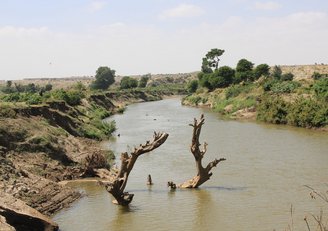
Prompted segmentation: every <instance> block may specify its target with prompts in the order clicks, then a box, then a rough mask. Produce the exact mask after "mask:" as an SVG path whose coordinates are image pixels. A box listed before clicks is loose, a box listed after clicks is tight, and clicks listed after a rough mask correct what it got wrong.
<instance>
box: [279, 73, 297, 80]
mask: <svg viewBox="0 0 328 231" xmlns="http://www.w3.org/2000/svg"><path fill="white" fill-rule="evenodd" d="M293 78H294V75H293V74H292V73H290V72H288V73H285V74H282V75H281V80H282V81H292V80H293Z"/></svg>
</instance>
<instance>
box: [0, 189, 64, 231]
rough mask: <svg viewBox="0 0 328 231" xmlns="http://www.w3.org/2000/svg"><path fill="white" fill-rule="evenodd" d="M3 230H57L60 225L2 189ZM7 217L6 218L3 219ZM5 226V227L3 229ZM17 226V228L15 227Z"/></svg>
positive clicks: (0, 199) (0, 211)
mask: <svg viewBox="0 0 328 231" xmlns="http://www.w3.org/2000/svg"><path fill="white" fill-rule="evenodd" d="M0 216H2V219H1V223H0V224H1V226H0V228H1V230H17V231H20V230H24V231H38V230H40V231H56V230H58V225H57V224H56V223H55V222H53V221H51V220H50V219H49V218H48V217H47V216H45V215H42V214H41V213H40V212H38V211H37V210H35V209H33V208H31V207H29V206H27V205H26V204H25V203H24V202H23V201H21V200H19V199H16V198H14V197H13V196H11V195H9V194H6V193H4V192H1V191H0ZM3 218H5V220H4V219H3ZM2 227H3V229H2ZM13 228H15V229H13Z"/></svg>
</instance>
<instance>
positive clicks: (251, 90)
mask: <svg viewBox="0 0 328 231" xmlns="http://www.w3.org/2000/svg"><path fill="white" fill-rule="evenodd" d="M327 80H328V79H327V78H321V79H318V80H314V79H306V80H304V79H301V80H288V81H283V80H275V79H272V78H269V77H268V78H263V77H262V78H260V79H258V80H257V81H254V82H242V83H239V84H233V85H230V86H228V87H225V88H216V89H214V90H212V91H209V90H208V89H206V88H199V89H197V91H196V92H195V93H193V94H190V95H188V96H186V97H185V98H183V100H182V104H183V105H188V106H194V107H207V108H210V109H211V110H212V111H214V112H217V113H219V114H220V115H221V116H222V117H224V118H228V119H237V120H252V121H255V120H257V121H262V122H266V123H273V124H287V125H292V126H296V127H304V128H310V129H316V130H322V131H327V130H328V119H327V118H328V104H327V89H328V88H327V87H328V85H327V84H328V81H327Z"/></svg>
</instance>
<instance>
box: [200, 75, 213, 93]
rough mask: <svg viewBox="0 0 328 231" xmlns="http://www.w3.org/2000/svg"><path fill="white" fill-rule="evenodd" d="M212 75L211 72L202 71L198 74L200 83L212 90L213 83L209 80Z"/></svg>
mask: <svg viewBox="0 0 328 231" xmlns="http://www.w3.org/2000/svg"><path fill="white" fill-rule="evenodd" d="M210 76H211V74H206V73H204V72H200V73H199V74H198V79H199V85H200V86H201V87H206V88H207V89H209V90H212V85H211V83H210V82H209V77H210Z"/></svg>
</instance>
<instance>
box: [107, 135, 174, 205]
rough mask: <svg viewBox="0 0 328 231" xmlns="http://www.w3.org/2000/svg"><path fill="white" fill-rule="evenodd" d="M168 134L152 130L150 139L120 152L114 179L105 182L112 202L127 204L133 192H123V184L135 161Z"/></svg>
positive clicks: (158, 144)
mask: <svg viewBox="0 0 328 231" xmlns="http://www.w3.org/2000/svg"><path fill="white" fill-rule="evenodd" d="M168 136H169V135H168V134H167V133H156V132H154V138H153V140H152V141H147V142H146V144H143V145H142V144H140V146H139V147H136V148H134V151H133V152H131V153H130V155H129V154H128V153H127V152H124V153H122V154H121V168H120V170H119V172H118V174H117V177H116V179H115V180H114V181H113V182H111V183H106V184H105V187H106V190H107V191H108V192H109V193H110V194H112V195H113V197H114V198H115V200H114V201H113V203H115V204H119V205H128V204H130V202H131V201H132V199H133V196H134V194H130V193H128V192H124V189H125V186H126V184H127V182H128V177H129V174H130V172H131V170H132V168H133V166H134V164H135V162H136V161H137V159H138V157H139V156H140V155H142V154H144V153H147V152H150V151H152V150H154V149H156V148H158V147H159V146H161V145H162V144H163V143H164V142H165V141H166V139H167V137H168Z"/></svg>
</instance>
